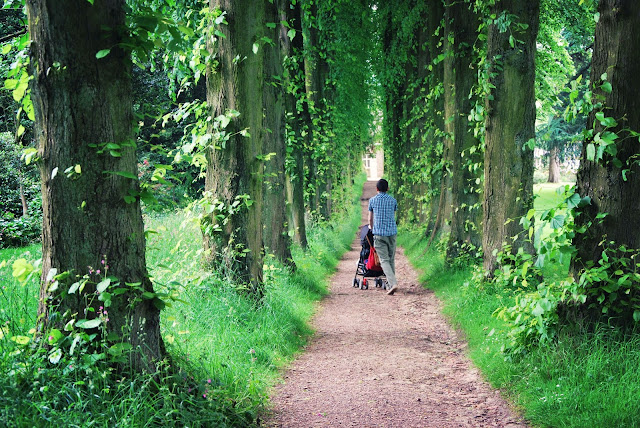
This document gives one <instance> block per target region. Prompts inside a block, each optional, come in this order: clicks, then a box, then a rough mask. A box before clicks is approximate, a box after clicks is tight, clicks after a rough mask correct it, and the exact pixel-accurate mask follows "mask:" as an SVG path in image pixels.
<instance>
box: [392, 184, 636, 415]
mask: <svg viewBox="0 0 640 428" xmlns="http://www.w3.org/2000/svg"><path fill="white" fill-rule="evenodd" d="M558 197H560V196H558ZM398 237H399V244H400V245H402V246H403V247H404V248H405V254H406V255H407V256H408V257H409V259H410V260H411V262H412V263H413V264H414V266H415V267H416V268H417V269H419V270H420V271H421V272H422V276H421V282H422V283H423V284H425V286H427V287H428V288H430V289H432V290H434V292H435V293H436V296H438V298H440V299H441V300H442V301H443V302H444V305H445V309H444V310H445V313H446V315H448V316H449V317H450V319H451V320H452V322H453V323H454V324H455V325H456V326H457V327H458V328H459V329H460V330H461V331H462V332H463V334H464V335H465V336H466V339H467V340H468V342H469V355H470V357H471V359H472V360H473V361H474V363H475V364H476V365H477V366H478V367H479V368H480V369H481V370H482V372H483V374H484V376H485V378H486V379H487V380H488V381H489V382H490V383H491V384H492V385H493V386H494V387H496V388H500V389H501V390H502V392H503V393H504V394H505V395H506V396H507V397H508V398H509V399H510V400H511V401H512V402H513V403H514V404H515V405H516V406H517V407H518V408H519V409H520V410H521V411H522V414H523V415H524V417H525V418H526V419H527V420H528V421H529V422H530V423H532V424H533V425H534V426H541V427H585V426H597V427H605V426H606V427H622V426H624V427H638V426H640V418H638V415H639V414H640V399H638V397H640V334H639V333H640V332H638V331H637V329H636V330H635V331H633V330H632V331H629V329H627V330H622V329H620V328H618V327H614V326H610V325H607V324H606V323H600V324H597V325H595V326H592V327H591V328H589V329H585V328H579V327H577V326H569V325H565V324H559V325H558V327H557V333H556V338H555V339H554V340H552V341H548V342H546V343H544V344H540V343H539V344H538V345H537V346H532V347H530V348H528V349H527V352H525V353H523V354H518V355H513V354H505V353H504V352H503V350H504V349H505V348H508V347H509V346H510V345H511V343H512V338H511V337H510V335H509V332H510V330H511V328H512V325H509V324H507V323H506V322H505V321H504V320H502V319H499V318H497V317H495V316H494V315H493V314H494V312H495V311H496V310H498V309H499V308H504V307H510V306H513V305H514V304H515V301H516V296H517V293H514V290H513V289H510V288H507V287H503V286H501V285H500V284H499V283H496V282H493V283H490V282H485V283H478V282H477V281H475V280H474V272H475V271H476V268H475V267H474V266H466V267H458V268H455V269H452V268H450V267H449V268H448V267H446V266H445V262H444V257H443V255H442V253H441V252H440V251H439V250H438V248H437V246H435V245H434V246H432V248H430V249H428V250H427V249H426V243H427V241H426V240H425V239H423V234H421V233H420V232H418V231H409V230H407V229H406V228H403V230H401V232H400V233H399V235H398ZM567 269H568V265H564V267H562V268H559V267H558V266H556V267H555V268H554V269H553V270H549V271H545V272H543V273H544V275H545V277H555V276H558V275H566V272H567ZM476 275H477V273H476Z"/></svg>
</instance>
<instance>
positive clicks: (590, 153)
mask: <svg viewBox="0 0 640 428" xmlns="http://www.w3.org/2000/svg"><path fill="white" fill-rule="evenodd" d="M595 158H596V146H594V145H593V143H589V144H587V160H590V161H593V160H594V159H595Z"/></svg>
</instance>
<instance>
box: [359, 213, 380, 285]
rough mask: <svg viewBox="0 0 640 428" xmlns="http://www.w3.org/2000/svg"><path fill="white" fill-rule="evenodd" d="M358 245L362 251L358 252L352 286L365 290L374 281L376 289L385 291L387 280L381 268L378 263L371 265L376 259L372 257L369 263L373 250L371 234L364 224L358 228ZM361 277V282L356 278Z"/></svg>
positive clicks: (367, 226)
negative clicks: (358, 256)
mask: <svg viewBox="0 0 640 428" xmlns="http://www.w3.org/2000/svg"><path fill="white" fill-rule="evenodd" d="M360 244H361V245H362V249H361V250H360V258H359V259H358V267H357V269H356V276H355V277H354V278H353V286H354V287H355V288H360V289H361V290H366V289H368V288H369V283H370V281H371V280H373V281H374V284H375V286H376V288H382V289H384V290H386V289H387V278H386V277H385V276H384V272H383V271H382V266H380V263H379V262H378V263H372V262H373V261H374V260H376V259H377V257H372V258H371V261H369V256H370V255H371V252H372V251H373V252H374V253H375V251H376V250H375V248H373V233H371V230H369V225H368V224H365V225H363V226H362V227H361V228H360ZM368 261H369V267H368V268H367V262H368ZM359 276H361V277H362V280H360V279H359V278H358V277H359Z"/></svg>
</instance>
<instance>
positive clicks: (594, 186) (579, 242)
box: [572, 0, 640, 274]
mask: <svg viewBox="0 0 640 428" xmlns="http://www.w3.org/2000/svg"><path fill="white" fill-rule="evenodd" d="M599 12H600V20H599V21H598V23H597V24H596V34H595V43H594V51H593V69H592V73H591V76H593V82H592V85H593V91H594V96H595V97H600V96H601V97H603V100H604V101H603V104H604V108H603V111H604V114H605V116H606V117H612V118H614V119H615V120H616V121H617V122H618V125H617V126H616V127H613V128H610V129H608V131H612V132H616V133H617V134H618V139H617V140H616V147H617V155H616V157H617V158H618V160H619V161H620V162H621V164H622V167H621V168H618V167H616V166H615V165H614V162H613V161H612V158H611V156H610V155H608V154H605V157H604V160H601V161H599V162H594V161H590V160H588V159H587V147H588V145H589V144H591V143H593V140H588V141H585V142H584V144H583V148H582V159H581V162H580V168H579V170H578V178H577V192H578V194H580V196H589V197H590V198H591V205H588V206H586V207H583V208H581V209H578V213H579V215H578V216H576V224H577V226H579V227H580V226H587V225H588V224H590V226H589V227H588V230H587V231H586V233H583V234H577V235H576V237H575V239H574V244H575V245H576V247H577V250H578V254H577V258H576V259H575V260H574V262H573V266H572V271H573V272H574V274H579V271H580V269H581V268H582V267H584V266H585V264H588V263H590V262H597V261H598V260H600V258H601V257H602V250H603V247H602V245H603V243H608V242H610V241H613V242H615V245H616V246H620V245H624V246H626V247H627V248H634V249H637V248H640V234H638V230H640V205H639V204H638V200H640V166H639V165H638V162H637V159H638V156H639V155H640V148H639V146H638V140H637V138H636V137H632V136H631V135H630V134H629V133H628V132H627V131H625V129H631V130H633V131H638V130H640V100H639V99H638V96H637V94H638V93H639V92H640V80H639V79H638V76H640V62H638V61H637V56H638V49H639V48H640V32H638V31H637V28H638V24H640V10H639V8H638V4H637V2H635V1H631V0H622V1H620V0H617V1H613V0H602V1H601V2H600V4H599ZM603 73H607V78H606V81H607V82H609V83H610V84H611V86H612V88H613V90H612V91H611V92H606V91H603V90H602V88H601V86H602V84H603V83H604V82H603V81H601V80H600V79H601V76H602V75H603ZM595 114H596V111H593V112H592V113H591V114H590V115H589V118H588V121H587V129H592V128H593V127H595V129H594V133H598V132H602V131H603V130H604V129H603V126H602V124H601V123H600V121H599V120H597V119H596V117H595ZM623 170H627V171H626V172H625V175H626V180H625V179H624V177H623ZM598 213H607V216H606V217H605V218H604V219H603V220H602V221H598V220H595V218H596V215H597V214H598ZM604 245H608V244H604Z"/></svg>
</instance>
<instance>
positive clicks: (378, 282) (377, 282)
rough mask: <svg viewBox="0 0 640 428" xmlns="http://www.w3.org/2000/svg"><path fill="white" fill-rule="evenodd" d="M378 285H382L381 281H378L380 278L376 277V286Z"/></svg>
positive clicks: (378, 286)
mask: <svg viewBox="0 0 640 428" xmlns="http://www.w3.org/2000/svg"><path fill="white" fill-rule="evenodd" d="M380 287H382V281H380V278H376V288H380Z"/></svg>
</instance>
